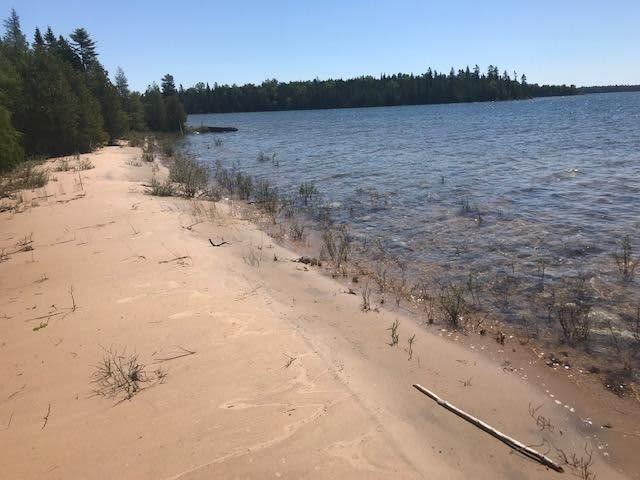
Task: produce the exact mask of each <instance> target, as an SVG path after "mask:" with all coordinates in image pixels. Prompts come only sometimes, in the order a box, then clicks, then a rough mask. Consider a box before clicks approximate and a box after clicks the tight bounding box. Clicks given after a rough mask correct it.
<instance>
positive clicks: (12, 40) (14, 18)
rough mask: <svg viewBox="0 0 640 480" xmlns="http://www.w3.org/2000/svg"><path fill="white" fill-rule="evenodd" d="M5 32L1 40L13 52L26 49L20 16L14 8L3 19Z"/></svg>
mask: <svg viewBox="0 0 640 480" xmlns="http://www.w3.org/2000/svg"><path fill="white" fill-rule="evenodd" d="M4 29H5V34H4V36H3V37H2V41H3V43H4V44H5V45H7V47H8V48H9V49H10V50H11V51H12V52H13V53H24V52H26V50H27V47H28V44H27V37H26V36H25V35H24V33H22V30H21V28H20V17H18V14H17V13H16V11H15V9H13V8H12V9H11V13H10V14H9V18H7V19H6V20H5V21H4Z"/></svg>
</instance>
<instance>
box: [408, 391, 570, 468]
mask: <svg viewBox="0 0 640 480" xmlns="http://www.w3.org/2000/svg"><path fill="white" fill-rule="evenodd" d="M413 387H414V388H415V389H416V390H418V391H419V392H422V393H424V394H425V395H426V396H427V397H429V398H431V399H432V400H435V401H436V403H437V404H438V405H440V406H441V407H444V408H446V409H447V410H449V411H450V412H453V413H455V414H456V415H458V416H459V417H461V418H463V419H465V420H466V421H467V422H469V423H471V424H472V425H475V426H476V427H478V428H479V429H480V430H484V431H485V432H487V433H488V434H489V435H491V436H493V437H495V438H497V439H498V440H500V441H501V442H502V443H505V444H507V445H508V446H510V447H511V448H512V449H514V450H515V451H516V452H519V453H521V454H522V455H524V456H526V457H528V458H531V459H532V460H535V461H536V462H539V463H541V464H542V465H544V466H546V467H549V468H551V469H553V470H555V471H556V472H564V469H563V468H562V466H560V465H559V464H557V463H556V462H554V461H553V460H551V459H550V458H549V457H547V456H545V455H543V454H541V453H540V452H537V451H536V450H534V449H533V448H531V447H528V446H526V445H525V444H524V443H522V442H519V441H518V440H515V439H514V438H511V437H509V436H507V435H505V434H504V433H502V432H500V431H499V430H496V429H495V428H493V427H492V426H490V425H488V424H486V423H484V422H483V421H482V420H479V419H477V418H476V417H474V416H472V415H469V414H468V413H467V412H465V411H464V410H460V409H459V408H458V407H456V406H454V405H452V404H450V403H449V402H447V401H445V400H443V399H442V398H440V397H439V396H438V395H436V394H435V393H433V392H432V391H431V390H427V389H426V388H424V387H423V386H422V385H419V384H417V383H416V384H414V385H413Z"/></svg>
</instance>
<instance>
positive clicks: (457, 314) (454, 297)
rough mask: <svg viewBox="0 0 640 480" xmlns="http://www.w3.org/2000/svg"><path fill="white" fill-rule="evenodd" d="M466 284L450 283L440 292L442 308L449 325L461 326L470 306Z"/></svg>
mask: <svg viewBox="0 0 640 480" xmlns="http://www.w3.org/2000/svg"><path fill="white" fill-rule="evenodd" d="M464 290H465V289H464V286H462V285H449V286H447V287H445V288H443V289H442V292H440V299H439V300H440V308H442V311H443V312H444V313H445V315H446V319H447V321H448V322H449V325H450V326H451V327H453V328H459V327H460V324H461V322H462V320H463V318H462V317H463V315H464V314H465V313H466V312H467V309H468V306H467V301H466V299H465V296H464Z"/></svg>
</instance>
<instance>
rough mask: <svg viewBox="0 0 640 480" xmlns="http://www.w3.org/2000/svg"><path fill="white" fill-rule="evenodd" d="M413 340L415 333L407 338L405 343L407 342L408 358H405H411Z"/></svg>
mask: <svg viewBox="0 0 640 480" xmlns="http://www.w3.org/2000/svg"><path fill="white" fill-rule="evenodd" d="M415 341H416V334H415V333H414V334H413V335H411V336H410V337H409V339H408V340H407V343H408V344H409V348H408V350H407V353H408V354H409V358H408V359H407V360H411V359H412V358H413V344H414V342H415Z"/></svg>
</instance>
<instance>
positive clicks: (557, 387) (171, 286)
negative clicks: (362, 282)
mask: <svg viewBox="0 0 640 480" xmlns="http://www.w3.org/2000/svg"><path fill="white" fill-rule="evenodd" d="M83 157H84V158H86V159H88V160H90V161H91V162H92V163H93V164H94V166H95V168H93V169H89V170H83V171H80V172H74V171H68V172H56V171H54V164H55V160H54V161H50V162H49V163H48V164H47V165H48V166H49V168H51V175H52V177H55V181H50V182H49V183H48V185H47V186H46V187H44V188H43V189H40V190H36V191H27V192H23V200H24V202H23V205H22V206H21V207H20V208H17V209H16V210H14V211H5V212H3V213H0V251H4V253H3V256H2V261H0V325H1V328H0V359H1V361H0V378H1V379H2V382H1V383H0V451H2V452H3V453H2V459H3V462H2V464H3V465H2V468H1V469H0V478H3V479H5V478H6V479H42V478H47V479H49V478H50V479H72V478H73V479H76V478H77V479H112V478H119V479H166V480H169V479H174V480H177V479H180V480H187V479H190V480H192V479H210V478H380V479H382V478H385V479H387V478H434V479H467V478H475V479H496V478H504V479H538V478H540V479H541V478H545V479H547V478H554V477H558V478H561V477H562V476H564V477H571V476H572V475H574V474H576V473H577V472H576V471H574V470H576V469H575V468H572V467H571V466H569V465H565V473H564V474H561V473H556V472H554V471H552V470H549V469H548V468H546V467H544V466H542V465H540V464H538V463H536V462H534V461H532V460H530V459H527V458H525V457H523V456H522V455H519V454H517V453H515V452H514V451H512V450H510V449H509V447H507V446H506V445H504V444H502V443H500V442H499V441H497V440H496V439H494V438H493V437H491V436H489V435H488V434H486V433H485V432H483V431H481V430H479V429H478V428H476V427H474V426H472V425H470V424H469V423H467V422H465V421H463V420H462V419H460V418H459V417H457V416H455V415H454V414H452V413H451V412H449V411H447V410H445V409H444V408H441V407H440V406H438V405H437V404H436V403H435V402H433V401H432V400H430V399H429V398H427V397H426V396H424V395H422V394H420V393H419V392H417V391H416V390H415V389H414V388H412V384H414V383H419V384H422V385H424V386H425V387H427V388H429V389H432V390H433V391H435V392H436V393H438V394H439V395H440V396H442V397H443V398H444V399H446V400H448V401H450V402H452V403H454V404H455V405H457V406H458V407H460V408H462V409H464V410H466V411H467V412H469V413H471V414H472V415H474V416H476V417H478V418H480V419H482V420H484V421H486V422H487V423H489V424H491V425H492V426H493V427H495V428H497V429H499V430H501V431H502V432H504V433H506V434H508V435H510V436H512V437H514V438H517V439H518V440H520V441H522V442H524V443H526V444H528V445H531V446H534V448H536V449H537V450H539V451H541V452H543V453H547V454H548V455H549V456H550V457H552V458H554V459H556V460H558V458H559V454H558V449H560V450H561V451H562V452H564V453H565V454H566V455H567V457H568V458H569V459H570V458H571V456H572V455H573V454H575V455H576V458H586V457H587V453H585V451H586V452H591V454H592V464H591V465H590V466H589V471H590V472H592V473H593V474H595V475H597V478H598V479H602V480H604V479H612V480H615V479H624V478H640V473H639V472H640V460H639V459H638V457H637V452H638V449H639V448H640V413H639V408H638V403H637V402H636V401H635V400H634V399H618V398H616V397H615V396H613V395H612V394H611V393H609V392H605V391H604V389H602V388H601V387H599V389H598V388H596V386H594V385H595V383H597V382H595V381H594V380H590V379H589V378H587V377H586V376H585V377H584V379H583V380H579V379H578V377H579V375H578V373H577V372H573V371H572V372H570V374H571V375H574V376H573V377H572V378H573V380H574V381H569V380H567V378H566V376H567V372H556V371H555V370H552V369H550V368H548V367H547V366H545V365H544V362H542V361H540V362H537V363H536V362H533V361H532V360H531V358H532V357H531V355H530V354H526V355H525V354H524V353H523V348H522V347H521V346H520V345H517V343H515V342H514V343H513V344H511V343H509V342H508V343H507V345H506V346H504V347H501V346H499V345H497V344H496V342H495V341H494V340H493V339H492V338H481V337H480V336H475V337H473V338H470V337H468V338H460V339H459V341H456V337H461V336H462V335H461V334H456V333H453V334H452V333H451V332H448V331H443V326H441V325H440V326H439V325H435V326H429V327H425V326H420V325H418V324H417V323H416V321H415V320H414V319H412V318H409V317H408V316H406V315H404V314H403V313H402V312H398V311H385V310H382V311H380V312H367V313H365V312H362V311H361V308H360V297H359V295H350V294H349V293H348V292H346V289H345V287H344V285H342V284H340V283H338V282H336V281H335V280H332V279H331V278H329V277H328V276H326V275H324V274H323V273H322V272H321V271H320V269H318V268H316V267H310V266H306V265H303V264H300V263H296V262H293V261H291V260H292V259H295V258H296V257H297V255H296V253H295V252H293V251H290V250H287V249H285V248H283V247H281V246H278V245H277V244H276V243H275V242H274V241H273V240H272V239H271V238H270V237H269V236H267V235H266V234H265V233H263V232H262V231H261V230H260V229H259V228H258V227H257V226H256V225H254V224H252V223H250V222H248V221H246V220H243V219H240V218H237V217H236V216H234V215H232V214H231V212H230V208H229V204H228V203H227V202H225V201H224V200H223V201H221V202H218V204H217V205H213V204H210V203H206V202H199V201H197V200H186V199H180V198H172V197H168V198H158V197H152V196H150V195H147V194H146V193H145V187H144V183H146V182H148V181H149V179H150V178H151V176H152V172H151V169H152V166H151V164H148V163H143V162H140V161H139V159H140V157H141V151H140V150H139V149H137V148H131V147H108V148H104V149H101V150H99V151H97V152H95V153H93V154H90V155H85V156H83ZM159 169H160V174H162V173H163V171H164V170H163V167H162V166H160V167H159ZM210 240H211V241H210ZM211 242H213V244H215V245H219V244H221V245H220V246H213V245H212V243H211ZM224 242H226V243H224ZM395 320H398V321H399V327H398V334H399V342H398V345H394V346H390V345H389V343H390V331H389V327H390V326H391V325H392V324H393V322H394V321H395ZM414 334H415V337H414V338H415V340H414V343H413V345H412V352H411V355H410V354H409V351H408V350H409V346H408V338H410V337H411V336H412V335H414ZM109 351H111V352H119V353H120V354H121V355H122V356H125V357H126V356H127V355H131V354H136V355H137V356H138V361H139V362H140V363H141V364H143V365H144V371H145V372H146V381H144V382H141V386H142V389H141V390H140V391H137V392H135V395H133V396H132V397H131V398H128V399H127V398H122V397H121V396H117V395H116V396H105V395H97V394H96V389H97V388H98V384H97V382H96V381H95V380H96V372H97V366H98V365H99V364H100V362H101V360H102V359H103V358H104V356H105V355H107V354H108V352H109ZM529 353H530V352H529ZM409 357H411V358H409ZM103 393H104V392H103ZM538 406H540V408H539V410H537V412H538V415H543V416H544V418H545V419H546V420H548V423H544V421H543V423H544V424H543V425H541V424H539V423H538V424H537V423H536V419H535V418H533V417H532V415H530V413H529V410H530V407H531V408H536V407H538ZM578 478H581V477H578ZM585 478H586V477H585ZM589 478H594V477H589Z"/></svg>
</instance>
